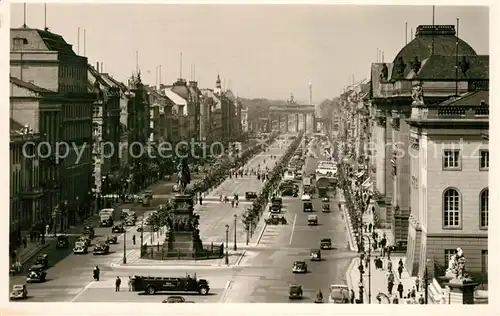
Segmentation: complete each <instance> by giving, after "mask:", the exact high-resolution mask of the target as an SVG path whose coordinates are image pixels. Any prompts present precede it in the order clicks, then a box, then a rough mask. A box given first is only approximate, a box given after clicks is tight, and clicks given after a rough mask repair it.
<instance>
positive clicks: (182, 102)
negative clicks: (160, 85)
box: [163, 88, 187, 105]
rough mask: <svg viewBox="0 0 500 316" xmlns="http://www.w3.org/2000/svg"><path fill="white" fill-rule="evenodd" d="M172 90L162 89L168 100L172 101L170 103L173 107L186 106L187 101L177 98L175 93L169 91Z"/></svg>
mask: <svg viewBox="0 0 500 316" xmlns="http://www.w3.org/2000/svg"><path fill="white" fill-rule="evenodd" d="M171 89H172V88H165V89H163V92H164V93H165V95H166V96H167V98H169V99H170V100H172V102H173V103H174V104H175V105H187V100H186V99H184V98H182V97H181V96H179V95H178V94H177V93H175V92H174V91H172V90H171Z"/></svg>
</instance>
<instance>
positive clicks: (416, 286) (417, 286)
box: [415, 275, 420, 292]
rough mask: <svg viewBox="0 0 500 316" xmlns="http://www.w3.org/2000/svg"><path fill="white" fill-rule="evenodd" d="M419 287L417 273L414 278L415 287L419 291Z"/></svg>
mask: <svg viewBox="0 0 500 316" xmlns="http://www.w3.org/2000/svg"><path fill="white" fill-rule="evenodd" d="M419 287H420V278H419V277H418V275H417V278H416V279H415V288H416V289H417V292H420V291H419Z"/></svg>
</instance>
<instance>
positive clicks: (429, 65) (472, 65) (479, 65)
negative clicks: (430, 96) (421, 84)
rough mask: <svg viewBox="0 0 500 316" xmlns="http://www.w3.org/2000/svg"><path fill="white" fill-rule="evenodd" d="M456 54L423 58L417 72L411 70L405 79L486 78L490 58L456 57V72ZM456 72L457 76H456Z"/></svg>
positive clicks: (487, 76)
mask: <svg viewBox="0 0 500 316" xmlns="http://www.w3.org/2000/svg"><path fill="white" fill-rule="evenodd" d="M456 64H457V58H456V56H438V55H433V56H430V57H429V58H427V59H424V60H423V61H422V63H421V67H420V69H419V70H418V72H417V73H415V71H414V70H411V71H410V72H409V73H408V75H407V77H406V79H413V78H419V79H424V80H426V79H430V80H432V79H440V80H456V79H459V80H464V79H476V80H488V79H489V65H490V58H489V56H487V55H476V56H461V57H459V58H458V73H456V71H455V65H456ZM457 74H458V77H457Z"/></svg>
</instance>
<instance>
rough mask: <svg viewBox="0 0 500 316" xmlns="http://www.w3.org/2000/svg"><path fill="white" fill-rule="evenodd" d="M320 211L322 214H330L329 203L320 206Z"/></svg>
mask: <svg viewBox="0 0 500 316" xmlns="http://www.w3.org/2000/svg"><path fill="white" fill-rule="evenodd" d="M322 211H323V213H328V212H330V203H324V204H323V206H322Z"/></svg>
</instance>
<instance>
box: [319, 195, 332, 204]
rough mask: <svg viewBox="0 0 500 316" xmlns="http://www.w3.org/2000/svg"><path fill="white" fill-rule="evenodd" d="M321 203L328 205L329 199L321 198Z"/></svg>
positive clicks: (326, 197)
mask: <svg viewBox="0 0 500 316" xmlns="http://www.w3.org/2000/svg"><path fill="white" fill-rule="evenodd" d="M321 202H323V203H330V198H329V197H328V196H323V197H322V198H321Z"/></svg>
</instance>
